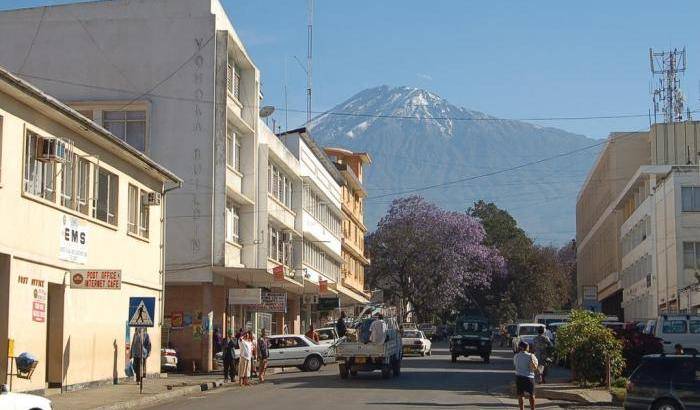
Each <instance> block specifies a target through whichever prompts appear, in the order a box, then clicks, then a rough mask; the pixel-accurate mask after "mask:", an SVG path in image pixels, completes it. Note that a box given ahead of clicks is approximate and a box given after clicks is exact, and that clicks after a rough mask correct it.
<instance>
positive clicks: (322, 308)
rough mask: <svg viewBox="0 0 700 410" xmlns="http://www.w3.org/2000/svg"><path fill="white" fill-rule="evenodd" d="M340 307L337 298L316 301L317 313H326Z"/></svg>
mask: <svg viewBox="0 0 700 410" xmlns="http://www.w3.org/2000/svg"><path fill="white" fill-rule="evenodd" d="M339 307H340V299H338V298H320V299H319V300H318V311H319V312H328V311H331V310H335V309H338V308H339Z"/></svg>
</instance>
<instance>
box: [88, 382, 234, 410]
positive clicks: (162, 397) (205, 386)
mask: <svg viewBox="0 0 700 410" xmlns="http://www.w3.org/2000/svg"><path fill="white" fill-rule="evenodd" d="M223 385H224V383H223V382H222V381H214V382H206V383H201V384H197V385H194V386H187V387H180V388H175V389H173V390H169V391H167V392H164V393H158V394H154V395H152V396H148V397H141V398H138V399H134V400H129V401H123V402H120V403H114V404H109V405H106V406H100V407H95V409H96V410H123V409H133V408H137V407H143V406H147V405H151V404H156V403H159V402H161V401H166V400H169V399H173V398H176V397H182V396H187V395H188V394H192V393H199V392H203V391H208V390H214V389H216V388H219V387H221V386H223Z"/></svg>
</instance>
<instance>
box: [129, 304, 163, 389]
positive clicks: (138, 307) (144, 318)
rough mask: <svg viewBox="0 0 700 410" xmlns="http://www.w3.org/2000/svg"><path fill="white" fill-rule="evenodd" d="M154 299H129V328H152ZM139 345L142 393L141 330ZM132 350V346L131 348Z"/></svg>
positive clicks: (154, 309) (140, 386) (154, 311)
mask: <svg viewBox="0 0 700 410" xmlns="http://www.w3.org/2000/svg"><path fill="white" fill-rule="evenodd" d="M155 313H156V298H155V297H131V298H129V326H131V327H153V326H155V323H154V318H155V317H156V315H155ZM139 338H140V341H141V343H139V345H140V347H139V348H140V349H141V352H140V355H139V356H140V358H139V361H140V363H139V364H140V366H139V392H140V393H143V378H144V376H145V375H144V374H143V360H144V357H143V330H141V331H139ZM132 349H133V346H132Z"/></svg>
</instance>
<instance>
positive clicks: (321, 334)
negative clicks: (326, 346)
mask: <svg viewBox="0 0 700 410" xmlns="http://www.w3.org/2000/svg"><path fill="white" fill-rule="evenodd" d="M318 338H319V339H320V340H333V329H320V330H319V331H318Z"/></svg>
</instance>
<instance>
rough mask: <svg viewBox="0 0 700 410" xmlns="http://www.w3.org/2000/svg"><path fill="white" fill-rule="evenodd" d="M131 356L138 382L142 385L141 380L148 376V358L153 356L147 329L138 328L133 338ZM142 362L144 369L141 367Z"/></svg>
mask: <svg viewBox="0 0 700 410" xmlns="http://www.w3.org/2000/svg"><path fill="white" fill-rule="evenodd" d="M142 342H143V343H142ZM130 355H131V359H132V360H133V362H134V373H135V374H136V382H137V383H140V382H141V379H142V378H143V377H145V376H146V360H147V359H148V356H150V355H151V338H150V336H148V332H146V329H145V328H142V327H138V328H136V332H134V336H133V337H132V338H131V351H130ZM142 362H143V367H141V363H142Z"/></svg>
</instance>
